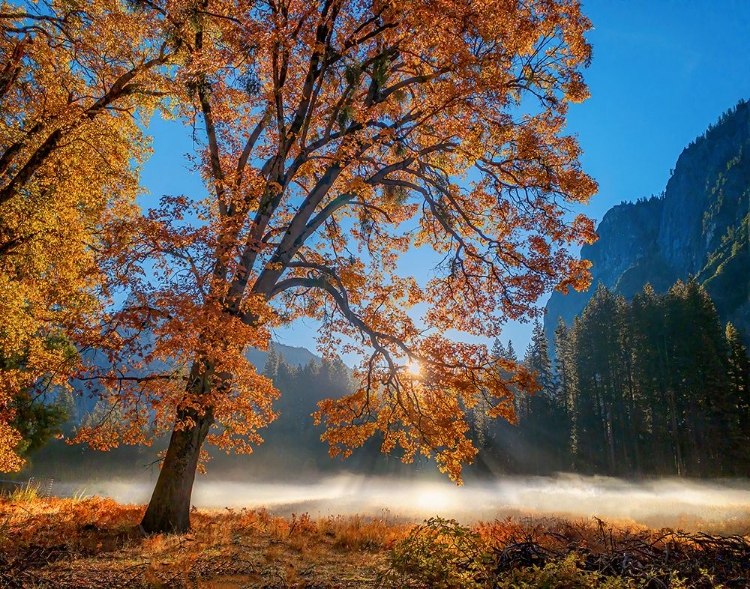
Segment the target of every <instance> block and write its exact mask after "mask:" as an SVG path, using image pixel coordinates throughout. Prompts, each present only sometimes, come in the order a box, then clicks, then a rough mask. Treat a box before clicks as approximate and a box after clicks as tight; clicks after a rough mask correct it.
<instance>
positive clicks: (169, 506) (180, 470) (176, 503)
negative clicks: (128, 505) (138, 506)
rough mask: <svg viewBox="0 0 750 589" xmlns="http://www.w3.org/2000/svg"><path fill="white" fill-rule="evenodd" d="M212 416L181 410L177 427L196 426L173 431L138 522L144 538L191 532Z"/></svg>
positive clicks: (211, 413)
mask: <svg viewBox="0 0 750 589" xmlns="http://www.w3.org/2000/svg"><path fill="white" fill-rule="evenodd" d="M213 421H214V418H213V412H212V411H211V410H210V409H207V410H206V411H205V412H204V413H203V414H202V415H200V414H199V413H198V412H197V411H195V410H192V409H191V410H180V411H178V414H177V423H186V422H188V423H189V422H194V424H195V425H191V426H189V427H184V428H182V429H178V428H177V427H175V429H174V430H173V431H172V437H171V438H170V440H169V448H168V449H167V455H166V457H165V458H164V464H163V465H162V468H161V472H160V473H159V479H158V481H157V482H156V487H155V488H154V492H153V494H152V495H151V501H149V504H148V508H147V509H146V514H145V515H144V516H143V521H142V522H141V528H142V530H143V531H144V532H145V533H147V534H157V533H163V534H181V533H184V532H186V531H188V530H189V529H190V497H191V495H192V492H193V483H194V482H195V471H196V469H197V467H198V457H199V455H200V449H201V445H202V444H203V441H204V440H205V439H206V435H207V434H208V430H209V428H210V427H211V425H213Z"/></svg>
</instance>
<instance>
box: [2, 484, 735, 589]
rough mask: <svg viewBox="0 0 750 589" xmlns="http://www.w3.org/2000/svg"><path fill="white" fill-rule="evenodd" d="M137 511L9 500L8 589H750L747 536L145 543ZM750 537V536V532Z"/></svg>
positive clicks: (587, 523) (211, 538)
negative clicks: (247, 588)
mask: <svg viewBox="0 0 750 589" xmlns="http://www.w3.org/2000/svg"><path fill="white" fill-rule="evenodd" d="M143 509H144V508H143V507H142V506H133V505H120V504H118V503H116V502H114V501H113V500H111V499H101V498H98V497H94V498H89V499H77V498H73V499H57V498H41V497H38V496H34V494H33V493H30V494H28V495H26V496H25V495H24V494H23V493H16V494H15V496H13V497H12V498H8V497H6V498H1V499H0V587H9V588H18V587H24V588H26V587H28V588H47V587H50V588H51V587H60V588H66V587H77V588H87V587H91V588H93V587H97V588H98V587H111V588H116V587H128V588H133V589H135V588H138V587H153V588H161V587H191V588H192V587H195V588H215V589H225V588H226V589H229V588H241V587H253V588H261V587H262V588H267V589H270V588H308V589H324V588H326V589H327V588H345V587H364V588H375V587H384V588H385V587H413V588H428V587H444V588H452V587H455V588H470V589H471V588H476V589H479V588H492V589H503V588H508V589H510V588H519V589H520V588H523V587H566V588H577V587H581V588H585V587H606V588H609V589H615V588H630V587H633V588H635V587H646V588H673V587H674V588H678V587H706V588H708V587H728V588H734V587H747V586H750V535H745V536H743V535H740V534H734V535H731V536H722V535H707V534H700V533H692V534H687V533H680V532H673V531H670V530H661V531H655V530H649V529H647V528H644V527H638V526H632V525H631V526H620V527H617V526H613V525H611V524H609V523H606V522H604V521H602V520H598V519H587V520H579V521H572V520H563V519H552V518H545V519H535V520H532V519H528V518H527V519H524V518H521V519H510V518H509V519H506V520H503V521H495V522H492V523H482V524H477V525H476V526H473V527H466V526H461V525H459V524H457V523H456V522H454V521H451V520H444V519H440V518H433V519H430V520H427V521H426V522H424V523H423V524H420V525H416V524H413V523H406V522H400V521H396V520H394V519H392V518H390V517H389V516H388V514H387V513H386V514H383V516H382V517H379V518H364V517H360V516H332V517H326V518H320V519H318V520H317V521H313V520H312V519H310V517H309V516H307V515H306V514H302V515H293V516H291V517H286V518H283V517H278V516H275V515H272V514H269V513H268V512H266V511H263V510H246V509H241V510H224V511H213V512H209V511H195V512H194V513H193V514H192V521H193V526H194V530H193V532H191V533H190V534H186V535H181V536H161V535H156V536H150V537H143V536H142V535H141V534H140V532H139V529H138V527H137V524H138V521H139V519H140V518H141V516H142V514H143ZM744 533H746V534H747V533H750V522H748V527H747V529H746V531H745V532H744Z"/></svg>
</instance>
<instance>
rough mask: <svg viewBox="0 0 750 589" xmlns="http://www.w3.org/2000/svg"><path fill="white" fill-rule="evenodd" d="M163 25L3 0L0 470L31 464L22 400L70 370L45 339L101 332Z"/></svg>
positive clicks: (108, 9)
mask: <svg viewBox="0 0 750 589" xmlns="http://www.w3.org/2000/svg"><path fill="white" fill-rule="evenodd" d="M160 23H161V19H160V18H154V13H148V12H146V11H143V12H133V11H131V10H128V9H126V8H125V7H124V6H122V5H121V4H120V3H119V2H115V1H112V0H96V1H92V2H87V3H86V5H85V8H82V7H80V6H79V5H78V4H71V3H68V2H58V1H56V0H52V1H50V2H46V1H41V2H37V1H33V2H32V1H25V0H19V1H18V2H5V1H4V2H2V3H1V5H0V174H1V176H0V359H2V362H1V363H0V364H2V365H1V366H0V432H1V433H0V471H8V470H16V469H17V468H18V467H19V466H20V465H21V461H20V460H19V459H18V457H17V456H15V453H14V447H15V444H16V443H17V441H18V439H17V435H15V434H14V433H13V432H12V431H10V430H11V429H12V428H11V427H10V426H9V425H7V424H8V422H9V421H10V419H12V417H13V415H12V411H11V410H10V408H9V406H8V404H9V401H10V399H11V398H12V397H13V396H14V395H17V394H19V391H21V390H24V389H29V388H30V387H33V386H34V385H35V384H36V383H38V382H39V379H40V378H41V377H43V376H45V377H51V378H46V379H45V381H44V384H45V386H50V385H53V386H64V385H65V382H66V380H67V377H68V375H69V371H70V365H69V364H70V363H69V362H68V358H66V357H65V354H66V349H61V348H60V347H59V346H58V347H55V346H49V345H46V343H45V342H46V341H47V338H48V337H50V336H55V335H58V334H62V335H64V337H66V338H68V339H69V340H71V341H73V342H75V343H77V344H78V345H79V347H81V346H85V345H86V344H88V343H90V340H91V337H92V336H96V335H97V334H98V333H99V332H100V329H101V327H100V325H99V321H98V317H99V315H101V312H102V308H103V305H104V304H106V295H107V292H106V288H105V286H106V277H105V275H104V273H103V267H102V263H103V258H102V251H103V249H105V246H106V243H107V239H108V238H107V236H106V228H107V226H109V225H111V224H112V223H114V222H122V221H123V220H126V219H130V218H133V217H134V216H135V213H136V209H135V207H134V202H135V197H136V195H137V194H138V192H139V190H140V189H139V187H138V174H137V168H138V165H139V164H140V162H141V161H142V159H143V157H144V156H145V155H146V154H147V153H148V142H147V140H146V139H145V138H144V137H143V135H142V131H141V129H140V127H139V125H138V122H139V117H140V116H142V115H144V114H147V111H148V110H149V109H151V108H153V106H154V105H155V104H156V102H155V100H156V98H155V97H154V96H153V93H154V92H156V91H157V90H158V89H159V77H160V74H157V72H156V66H158V65H161V64H164V63H166V61H167V60H168V58H169V54H170V48H169V47H168V46H167V45H163V44H159V43H158V40H159V39H160V38H161V37H162V36H163V35H162V33H161V32H160V29H161V24H160ZM149 39H150V40H151V41H150V42H149ZM68 349H69V348H68Z"/></svg>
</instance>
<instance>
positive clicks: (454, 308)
mask: <svg viewBox="0 0 750 589" xmlns="http://www.w3.org/2000/svg"><path fill="white" fill-rule="evenodd" d="M130 10H131V11H132V13H133V14H145V15H152V16H153V15H154V14H158V15H161V16H160V18H162V19H164V20H165V22H167V21H168V22H169V23H176V24H172V25H170V27H169V29H168V31H167V30H166V29H165V31H167V33H168V34H165V35H166V36H165V38H164V41H163V42H164V43H168V44H169V43H171V44H176V45H178V46H179V47H180V51H179V54H177V55H175V57H174V59H173V60H172V61H171V62H170V66H169V67H168V68H163V71H164V72H165V75H168V76H169V77H170V85H169V88H168V92H169V96H170V101H169V102H168V104H167V107H166V108H169V109H170V111H169V112H170V113H171V114H173V115H174V116H177V117H179V118H181V119H182V120H185V121H186V122H187V123H188V124H190V125H192V127H193V131H194V145H195V146H197V150H196V152H195V153H194V154H193V155H192V156H191V160H190V161H191V162H192V163H193V165H194V166H195V169H196V170H197V171H199V173H200V174H201V176H202V178H203V179H204V181H205V184H206V187H207V189H208V196H207V197H206V196H204V195H193V196H186V195H172V196H165V197H163V198H162V200H161V204H160V206H159V207H157V208H154V209H153V210H151V211H149V212H148V213H147V214H146V215H144V216H143V217H141V218H140V219H138V220H137V221H136V222H135V223H120V224H118V225H117V226H116V227H113V228H112V230H111V232H110V233H109V235H108V239H109V240H110V243H111V244H112V245H113V246H116V247H111V248H109V251H111V252H112V253H113V254H116V255H115V256H114V257H113V258H112V264H111V266H110V267H109V277H110V278H111V279H112V280H121V281H122V282H123V283H125V284H127V285H128V286H129V288H130V289H131V292H132V294H131V296H130V298H129V299H128V304H127V305H126V306H125V307H124V309H123V310H122V312H121V313H119V314H117V315H115V316H113V317H112V326H111V327H108V329H107V330H106V334H107V335H108V337H109V338H110V339H111V340H112V341H114V342H115V343H116V345H113V346H112V350H113V351H112V352H111V353H110V360H111V369H109V370H107V371H105V372H104V373H100V374H98V375H92V378H98V382H100V383H105V384H108V385H110V388H109V392H107V391H102V395H103V396H104V397H105V398H108V399H109V403H110V404H111V406H112V409H113V412H114V411H116V412H117V415H118V421H119V422H124V423H126V424H129V427H127V428H125V429H123V428H120V427H114V426H110V425H108V424H107V423H106V422H104V421H103V422H102V423H101V424H100V425H99V426H96V425H92V426H90V427H84V428H81V429H80V430H79V432H78V433H79V439H80V440H82V441H88V442H89V443H90V444H92V445H94V446H96V447H100V448H106V447H109V446H110V445H112V444H116V443H120V442H125V443H137V442H146V441H148V439H149V437H150V436H151V435H153V434H155V433H156V434H158V433H159V432H161V431H164V430H167V429H171V430H172V433H171V437H170V443H169V447H168V450H167V452H166V455H165V457H164V461H163V465H162V469H161V472H160V475H159V479H158V481H157V484H156V488H155V490H154V493H153V496H152V499H151V501H150V503H149V506H148V509H147V511H146V514H145V516H144V519H143V522H142V525H143V527H144V529H145V530H146V531H148V532H157V531H166V532H172V531H183V530H185V529H187V528H188V527H189V508H190V496H191V492H192V485H193V482H194V477H195V472H196V468H197V467H198V465H199V459H200V456H201V452H202V448H203V445H204V442H207V443H211V444H215V445H218V446H220V447H222V448H225V449H227V450H230V449H234V450H237V451H245V452H247V451H250V450H251V449H252V445H253V444H256V443H259V442H260V441H261V438H260V436H259V430H260V428H261V427H262V426H264V425H265V424H266V423H268V422H269V421H270V420H272V419H273V418H274V416H275V414H274V411H273V407H272V401H273V399H274V398H275V396H276V395H277V392H276V390H275V389H274V387H273V385H272V383H271V381H270V380H269V379H268V378H266V377H265V376H263V375H260V374H258V373H257V372H256V371H255V370H254V369H253V368H252V367H251V366H250V365H249V363H248V362H247V361H246V359H245V357H244V354H243V352H244V350H245V349H246V348H247V347H248V346H256V347H260V348H263V347H265V346H266V345H267V344H268V341H269V338H270V331H271V329H273V328H274V327H275V326H278V325H282V324H287V323H289V322H292V321H294V320H296V319H298V318H301V317H311V318H314V319H316V320H318V321H319V324H320V331H319V341H320V344H321V346H322V348H324V349H325V350H334V349H341V350H344V351H346V352H356V353H359V354H361V357H363V358H364V360H363V361H362V364H361V366H360V367H359V369H358V372H357V374H356V375H357V377H358V380H359V383H360V385H359V387H358V388H357V390H356V391H355V392H354V393H352V394H351V395H348V396H346V397H344V398H341V399H338V400H328V401H324V402H322V403H321V404H320V411H319V412H318V413H317V414H316V419H317V420H319V421H320V422H323V423H325V425H326V427H327V430H326V434H325V438H326V439H327V441H328V442H329V444H330V449H331V454H332V455H337V454H343V455H347V454H348V453H349V452H351V449H352V448H355V447H358V446H361V445H362V444H363V443H364V442H365V441H366V440H367V439H368V438H370V437H371V436H373V435H374V434H375V433H377V432H379V433H380V434H381V436H382V440H383V442H382V449H383V450H384V451H389V450H391V449H393V448H395V447H400V448H401V450H402V455H403V458H404V460H405V461H409V460H411V459H413V457H414V456H415V455H416V454H418V453H420V454H425V455H432V456H434V457H435V459H436V461H437V464H438V466H439V467H440V468H441V470H443V471H445V472H447V473H448V475H449V476H450V477H451V478H453V479H454V480H457V481H458V480H460V475H461V464H462V463H465V462H470V461H471V460H472V458H473V457H474V455H475V453H476V449H475V448H474V446H473V445H472V443H471V440H470V438H469V436H468V431H469V425H468V424H467V422H466V419H465V412H466V411H467V410H470V409H472V408H473V407H475V406H477V404H478V403H479V401H480V399H481V400H482V401H483V403H485V405H484V406H487V407H489V409H488V413H489V414H490V415H491V416H496V417H497V416H503V417H506V418H508V419H513V401H512V391H513V390H528V389H532V388H534V386H535V385H534V383H533V378H532V377H531V375H530V373H529V372H528V371H527V370H525V369H524V368H523V366H520V365H515V364H514V363H512V362H503V365H502V366H500V367H498V363H497V361H496V360H493V358H492V355H491V354H490V353H489V351H488V350H487V348H486V346H484V345H481V344H474V343H465V342H462V341H460V338H451V337H449V335H448V334H447V333H446V332H448V331H449V330H457V331H458V332H462V333H464V334H469V335H471V336H478V337H484V338H494V337H496V336H497V335H498V333H499V331H500V328H501V326H502V324H503V323H504V321H506V320H507V319H509V318H511V319H515V318H522V317H528V316H530V315H534V314H536V313H537V309H536V306H535V301H536V300H537V298H538V297H539V296H540V295H541V294H542V293H544V292H545V291H548V290H550V289H552V288H558V289H563V290H565V289H567V288H569V287H576V288H580V287H582V286H583V285H585V284H586V282H587V279H588V273H587V263H586V262H580V261H578V260H576V259H575V258H574V257H573V256H571V255H570V254H569V252H568V250H567V248H568V247H569V245H570V244H581V243H584V242H587V241H590V240H592V239H593V237H594V232H593V227H592V224H591V222H590V221H589V220H588V219H586V218H585V217H582V216H573V215H572V214H570V211H569V210H568V206H569V205H570V204H572V203H582V202H585V201H587V199H588V198H589V197H590V196H591V195H592V194H593V193H594V191H595V189H596V185H595V183H594V182H593V181H592V180H591V179H590V178H589V177H588V176H586V175H585V173H583V172H582V170H581V169H580V165H579V161H578V158H579V155H580V149H579V146H578V144H577V141H576V140H575V138H574V137H571V136H568V135H565V134H564V127H565V121H566V111H567V108H568V104H569V103H570V102H577V101H581V100H583V99H585V98H586V96H587V89H586V86H585V84H584V83H583V80H582V77H581V69H582V67H584V66H585V65H586V64H587V63H588V61H589V59H590V55H591V52H590V47H589V45H588V43H587V42H586V39H585V37H584V34H585V32H586V31H587V29H588V28H589V27H590V24H589V21H588V20H587V19H586V17H585V16H583V15H582V14H581V10H580V5H579V3H578V2H577V1H575V0H515V1H511V2H507V1H505V0H503V1H500V0H483V1H472V2H458V1H456V0H440V1H435V0H402V1H399V2H390V1H388V0H367V1H365V0H315V1H309V0H257V1H255V2H246V3H239V2H233V1H231V0H198V1H173V2H165V1H161V0H134V1H133V2H131V8H130ZM141 11H142V12H141ZM175 14H177V15H181V16H180V18H177V17H175V16H173V15H175ZM152 16H149V17H144V18H151V17H152ZM157 45H158V43H157ZM146 46H147V47H150V48H151V49H154V47H155V45H148V44H146ZM414 247H423V248H427V249H430V250H433V251H434V252H436V253H437V255H438V256H439V258H440V259H441V261H440V262H439V264H438V265H437V267H436V268H435V269H434V272H433V278H432V279H430V280H429V281H428V282H427V283H426V284H419V283H418V282H417V281H416V280H415V279H414V278H413V277H411V276H409V272H408V271H404V268H403V267H402V266H400V265H399V263H398V262H399V256H400V255H401V254H402V253H404V252H406V251H407V250H409V249H410V248H414ZM136 270H139V271H140V273H139V272H138V271H136ZM420 303H426V305H427V311H426V312H425V313H424V315H423V316H422V317H420V318H416V317H414V316H412V315H411V314H410V313H409V312H408V310H409V308H410V307H413V306H415V305H417V304H420ZM144 327H148V328H149V329H150V330H151V333H152V334H153V341H149V342H144V341H143V338H142V337H138V333H139V331H140V330H141V329H143V328H144ZM102 343H106V342H102ZM410 363H411V364H412V365H417V366H418V367H419V370H418V372H419V374H418V375H417V374H414V373H413V372H412V371H410V370H409V369H407V364H410ZM499 368H502V370H500V369H499ZM107 395H109V396H108V397H107Z"/></svg>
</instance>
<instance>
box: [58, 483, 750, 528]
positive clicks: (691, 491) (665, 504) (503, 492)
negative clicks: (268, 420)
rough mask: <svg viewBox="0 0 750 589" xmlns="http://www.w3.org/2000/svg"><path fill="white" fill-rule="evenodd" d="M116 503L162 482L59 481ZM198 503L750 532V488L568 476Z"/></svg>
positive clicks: (136, 499) (211, 493)
mask: <svg viewBox="0 0 750 589" xmlns="http://www.w3.org/2000/svg"><path fill="white" fill-rule="evenodd" d="M82 490H83V494H84V495H101V496H107V497H112V498H113V499H115V500H117V501H118V502H122V503H139V504H144V503H146V502H147V501H148V499H149V497H150V493H151V491H152V490H153V482H133V481H126V480H110V481H97V482H87V483H85V484H72V483H68V484H59V483H58V484H57V485H56V487H55V491H56V493H57V494H59V495H73V494H76V493H78V494H80V493H81V492H82ZM193 505H195V506H196V507H198V508H207V509H225V508H230V509H240V508H243V507H244V508H266V509H268V510H269V511H271V512H273V513H278V514H280V515H289V514H291V513H304V512H307V513H309V514H310V515H311V516H313V517H325V516H328V515H339V514H340V515H347V514H355V513H358V514H363V515H369V516H375V517H382V516H387V517H389V518H394V519H395V518H402V517H403V518H408V519H414V520H421V519H424V518H427V517H431V516H434V515H440V516H441V517H449V518H455V519H458V520H459V521H462V522H464V523H472V522H475V521H478V520H485V521H487V520H489V521H491V520H494V519H497V518H499V519H502V518H504V517H507V516H520V517H544V516H557V515H559V516H565V517H569V518H584V517H591V516H597V517H602V518H606V519H608V520H614V521H620V522H633V523H637V524H643V525H648V526H650V527H656V528H659V527H673V528H682V529H685V530H689V531H694V530H698V529H701V530H708V529H717V530H719V529H724V530H730V531H732V533H744V534H747V533H750V481H747V480H744V481H728V480H727V481H711V482H709V481H696V480H691V481H686V480H680V479H676V478H664V479H653V480H647V481H640V482H632V481H626V480H622V479H615V478H608V477H585V476H578V475H569V474H560V475H557V476H555V477H503V478H498V479H496V480H494V481H482V482H480V481H471V482H469V483H467V484H466V485H464V486H461V487H457V486H455V485H453V484H451V483H450V482H447V481H445V480H438V481H436V480H422V479H419V478H415V479H406V478H387V477H379V478H378V477H369V476H362V475H351V474H340V475H336V476H332V477H329V478H321V479H318V480H317V481H314V482H310V483H288V482H255V481H254V482H237V481H217V480H210V479H201V478H200V477H199V478H198V479H197V480H196V484H195V490H194V493H193Z"/></svg>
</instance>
